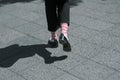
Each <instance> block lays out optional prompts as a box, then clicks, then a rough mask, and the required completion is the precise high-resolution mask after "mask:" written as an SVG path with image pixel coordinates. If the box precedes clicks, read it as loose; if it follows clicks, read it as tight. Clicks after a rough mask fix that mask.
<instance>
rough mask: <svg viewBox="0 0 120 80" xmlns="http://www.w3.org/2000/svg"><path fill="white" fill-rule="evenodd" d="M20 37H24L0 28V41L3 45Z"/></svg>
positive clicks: (5, 28)
mask: <svg viewBox="0 0 120 80" xmlns="http://www.w3.org/2000/svg"><path fill="white" fill-rule="evenodd" d="M22 36H24V35H23V34H22V33H19V32H17V31H14V30H11V29H9V28H7V27H4V26H1V27H0V41H2V42H3V43H8V42H10V41H12V40H15V39H16V38H19V37H22Z"/></svg>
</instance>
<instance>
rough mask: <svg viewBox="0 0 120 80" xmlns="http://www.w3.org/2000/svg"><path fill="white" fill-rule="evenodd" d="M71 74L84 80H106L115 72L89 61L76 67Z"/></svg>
mask: <svg viewBox="0 0 120 80" xmlns="http://www.w3.org/2000/svg"><path fill="white" fill-rule="evenodd" d="M70 72H71V73H72V74H74V75H76V76H78V77H80V78H82V79H83V80H104V79H105V78H106V77H108V76H109V75H111V74H112V73H114V72H115V71H114V70H111V69H109V68H108V67H106V66H103V65H100V64H97V63H95V62H93V61H90V60H88V61H86V62H84V63H81V64H80V65H78V66H76V67H75V68H74V69H72V70H71V71H70Z"/></svg>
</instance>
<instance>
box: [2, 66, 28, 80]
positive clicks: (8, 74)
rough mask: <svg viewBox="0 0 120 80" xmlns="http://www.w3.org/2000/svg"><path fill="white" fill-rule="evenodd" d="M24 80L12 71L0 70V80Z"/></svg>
mask: <svg viewBox="0 0 120 80" xmlns="http://www.w3.org/2000/svg"><path fill="white" fill-rule="evenodd" d="M16 79H17V80H26V79H25V78H23V77H22V76H20V75H18V74H17V73H14V72H12V71H9V70H7V69H2V68H0V80H16Z"/></svg>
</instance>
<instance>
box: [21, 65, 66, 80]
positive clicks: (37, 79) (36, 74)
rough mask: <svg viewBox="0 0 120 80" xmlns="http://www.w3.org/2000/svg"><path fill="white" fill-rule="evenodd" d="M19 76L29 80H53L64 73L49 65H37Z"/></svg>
mask: <svg viewBox="0 0 120 80" xmlns="http://www.w3.org/2000/svg"><path fill="white" fill-rule="evenodd" d="M20 74H22V76H24V77H25V78H27V79H29V80H55V79H56V78H58V77H59V76H61V75H63V74H64V72H63V71H61V70H59V69H57V68H56V67H53V66H50V65H44V64H38V65H35V66H33V67H31V68H29V69H26V70H24V71H23V72H21V73H20Z"/></svg>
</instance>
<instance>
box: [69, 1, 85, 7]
mask: <svg viewBox="0 0 120 80" xmlns="http://www.w3.org/2000/svg"><path fill="white" fill-rule="evenodd" d="M82 2H83V0H70V7H74V6H77V5H79V3H82Z"/></svg>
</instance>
